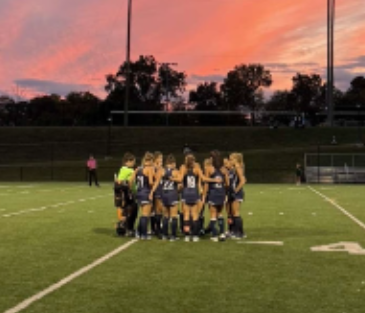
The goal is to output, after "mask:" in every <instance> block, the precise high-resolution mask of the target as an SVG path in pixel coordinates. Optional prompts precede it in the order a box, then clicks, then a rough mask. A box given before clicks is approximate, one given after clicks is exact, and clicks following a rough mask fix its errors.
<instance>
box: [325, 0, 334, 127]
mask: <svg viewBox="0 0 365 313" xmlns="http://www.w3.org/2000/svg"><path fill="white" fill-rule="evenodd" d="M335 7H336V0H327V94H326V102H327V107H328V124H329V126H331V127H333V124H334V123H333V122H334V118H333V116H334V114H333V111H334V107H333V86H334V71H333V68H334V28H335Z"/></svg>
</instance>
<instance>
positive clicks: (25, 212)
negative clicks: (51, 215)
mask: <svg viewBox="0 0 365 313" xmlns="http://www.w3.org/2000/svg"><path fill="white" fill-rule="evenodd" d="M111 195H112V194H106V195H99V196H94V197H90V198H85V199H76V200H70V201H67V202H60V203H55V204H51V205H45V206H42V207H39V208H32V209H24V210H21V211H15V212H9V213H7V214H3V215H2V217H3V218H8V217H12V216H17V215H22V214H29V213H32V212H38V211H44V210H48V209H51V208H57V207H60V206H66V205H71V204H75V203H77V202H85V201H88V200H95V199H100V198H105V197H110V196H111ZM0 218H1V217H0Z"/></svg>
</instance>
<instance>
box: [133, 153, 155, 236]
mask: <svg viewBox="0 0 365 313" xmlns="http://www.w3.org/2000/svg"><path fill="white" fill-rule="evenodd" d="M154 175H155V171H154V167H153V154H151V153H150V152H146V154H145V156H144V158H143V165H142V166H141V167H139V168H137V169H136V171H135V172H134V174H133V176H132V177H131V181H130V183H131V185H133V183H134V182H136V185H137V200H138V203H139V206H140V208H141V217H140V231H141V233H140V237H141V239H142V240H146V239H147V225H148V219H149V217H150V215H151V208H152V201H151V200H150V198H149V196H150V193H151V189H152V186H153V182H154Z"/></svg>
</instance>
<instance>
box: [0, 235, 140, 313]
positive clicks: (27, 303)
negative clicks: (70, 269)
mask: <svg viewBox="0 0 365 313" xmlns="http://www.w3.org/2000/svg"><path fill="white" fill-rule="evenodd" d="M137 241H138V240H137V239H133V240H131V241H129V242H127V243H125V244H124V245H122V246H120V247H119V248H117V249H115V250H113V251H112V252H109V253H108V254H106V255H105V256H103V257H101V258H100V259H97V260H96V261H94V262H93V263H91V264H89V265H87V266H85V267H83V268H81V269H79V270H78V271H76V272H74V273H73V274H71V275H69V276H67V277H65V278H63V279H62V280H60V281H59V282H58V283H56V284H54V285H51V286H49V287H48V288H46V289H44V290H42V291H40V292H39V293H37V294H35V295H34V296H32V297H30V298H28V299H26V300H24V301H22V302H20V303H19V304H17V305H16V306H14V307H13V308H11V309H8V310H6V311H5V312H4V313H17V312H20V311H22V310H24V309H26V308H27V307H29V306H30V305H31V304H33V303H34V302H36V301H38V300H41V299H42V298H44V297H45V296H47V295H48V294H50V293H52V292H54V291H56V290H57V289H60V288H61V287H63V286H64V285H66V284H68V283H70V282H71V281H73V280H74V279H76V278H78V277H79V276H81V275H83V274H85V273H87V272H89V271H91V270H92V269H93V268H95V267H97V266H98V265H100V264H102V263H104V262H106V261H108V260H109V259H111V258H112V257H114V256H116V255H117V254H119V253H120V252H122V251H124V250H126V249H128V248H129V247H130V246H131V245H133V244H135V243H136V242H137Z"/></svg>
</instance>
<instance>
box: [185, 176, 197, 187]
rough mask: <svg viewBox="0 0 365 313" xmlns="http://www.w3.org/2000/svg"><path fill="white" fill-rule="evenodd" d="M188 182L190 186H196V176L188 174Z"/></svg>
mask: <svg viewBox="0 0 365 313" xmlns="http://www.w3.org/2000/svg"><path fill="white" fill-rule="evenodd" d="M186 182H187V185H188V188H195V187H196V183H195V177H193V176H188V177H187V180H186Z"/></svg>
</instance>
